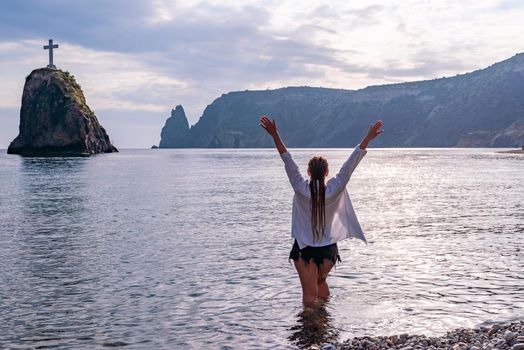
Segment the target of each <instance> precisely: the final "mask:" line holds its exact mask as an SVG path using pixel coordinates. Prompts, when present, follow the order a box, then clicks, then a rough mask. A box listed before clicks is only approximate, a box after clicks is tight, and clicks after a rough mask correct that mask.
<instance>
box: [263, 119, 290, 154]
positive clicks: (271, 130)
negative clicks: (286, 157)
mask: <svg viewBox="0 0 524 350" xmlns="http://www.w3.org/2000/svg"><path fill="white" fill-rule="evenodd" d="M260 126H261V127H263V128H264V129H265V130H266V131H267V133H268V134H269V135H271V137H273V141H274V142H275V146H277V150H278V153H280V154H282V153H286V152H287V149H286V146H284V143H283V142H282V139H281V138H280V135H279V134H278V130H277V123H276V122H275V119H272V120H270V119H269V118H268V117H267V116H265V115H263V116H261V117H260Z"/></svg>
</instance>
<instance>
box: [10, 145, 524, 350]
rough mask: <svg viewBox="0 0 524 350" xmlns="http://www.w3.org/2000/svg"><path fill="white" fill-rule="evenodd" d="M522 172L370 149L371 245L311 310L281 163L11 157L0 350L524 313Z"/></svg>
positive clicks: (364, 328)
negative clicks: (295, 253) (292, 255)
mask: <svg viewBox="0 0 524 350" xmlns="http://www.w3.org/2000/svg"><path fill="white" fill-rule="evenodd" d="M292 152H293V155H294V157H295V159H296V160H297V162H298V164H299V165H301V166H302V168H304V167H305V165H306V164H307V160H308V159H309V157H310V156H311V154H313V153H315V154H318V153H319V151H318V150H304V149H301V150H292ZM320 153H322V154H324V155H325V156H326V157H327V158H328V160H329V162H330V166H331V167H332V169H336V168H337V167H338V166H340V165H341V164H342V162H343V161H344V160H345V157H346V156H347V154H348V150H321V151H320ZM522 173H524V157H521V156H520V155H507V154H504V155H502V154H496V153H494V152H493V151H492V150H483V149H441V150H439V149H409V150H406V149H384V150H378V149H371V150H370V151H369V152H368V154H367V155H366V157H365V158H364V159H363V161H362V162H361V163H360V165H359V167H358V169H357V170H356V172H355V173H354V174H353V177H352V179H351V181H350V184H349V192H350V194H351V197H352V200H353V204H354V206H355V210H356V212H357V214H358V216H359V219H360V221H361V224H362V226H363V229H364V231H365V232H366V234H367V238H368V241H369V245H367V246H366V245H364V244H362V243H361V242H358V241H343V242H340V244H339V251H340V254H341V258H342V261H343V263H342V264H340V265H338V266H337V269H336V270H334V271H332V273H331V275H330V277H329V278H328V283H329V285H330V290H331V296H330V300H329V302H328V303H326V304H324V305H322V307H320V308H319V309H318V310H316V313H311V312H308V310H304V309H303V306H302V302H301V289H300V282H299V279H298V277H297V275H296V272H295V269H294V267H293V265H292V264H289V263H288V261H287V258H288V255H289V251H290V249H291V247H292V243H293V241H292V240H291V238H290V236H289V229H290V220H291V200H292V195H293V192H292V190H291V188H290V186H289V184H288V182H287V178H286V175H285V172H284V169H283V166H282V161H281V160H280V158H279V157H278V154H277V153H276V152H275V150H264V149H257V150H246V149H238V150H134V151H131V150H129V151H126V150H124V151H123V152H121V153H118V154H103V155H98V156H96V157H90V158H22V157H18V156H8V155H6V154H2V153H0V207H1V210H0V242H1V244H0V261H2V265H1V269H0V283H1V286H2V288H0V319H1V320H2V322H0V347H1V348H4V347H7V348H10V347H13V348H16V347H19V348H38V347H56V348H63V349H69V348H101V347H106V346H124V345H126V347H129V348H137V349H142V348H168V349H171V348H194V349H202V348H222V349H230V348H253V349H261V348H271V349H278V348H282V349H288V348H290V347H291V348H303V347H307V346H309V345H312V344H317V345H322V343H326V342H332V341H334V340H344V339H345V338H347V337H349V336H364V335H373V334H391V333H406V332H407V333H426V334H428V335H436V334H441V333H444V332H445V331H446V330H449V329H452V328H455V327H468V326H473V325H475V324H477V323H480V322H483V321H487V320H494V319H495V320H497V319H506V318H511V317H516V316H521V315H522V314H524V290H523V289H522V285H523V283H524V257H523V252H524V243H523V239H522V238H523V236H522V235H523V233H524V210H523V206H522V198H523V195H522V184H521V182H522Z"/></svg>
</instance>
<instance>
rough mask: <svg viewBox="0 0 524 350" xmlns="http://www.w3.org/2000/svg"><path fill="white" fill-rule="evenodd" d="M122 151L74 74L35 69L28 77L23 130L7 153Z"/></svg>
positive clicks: (88, 153)
mask: <svg viewBox="0 0 524 350" xmlns="http://www.w3.org/2000/svg"><path fill="white" fill-rule="evenodd" d="M109 152H118V150H117V149H116V148H115V147H114V146H113V145H112V144H111V142H110V141H109V136H107V134H106V131H105V130H104V128H103V127H102V126H101V125H100V124H99V123H98V120H97V118H96V116H95V114H94V113H93V112H92V111H91V109H89V107H88V106H87V104H86V101H85V98H84V94H83V93H82V89H81V88H80V86H79V85H78V84H77V83H76V81H75V79H74V77H73V76H72V75H70V74H69V73H68V72H63V71H61V70H56V69H49V68H41V69H35V70H34V71H32V72H31V74H29V76H28V77H27V78H26V81H25V86H24V93H23V96H22V108H21V109H20V133H19V135H18V136H17V137H16V138H15V139H14V140H13V142H11V144H10V145H9V148H8V149H7V153H11V154H21V155H25V156H47V155H65V156H82V155H90V154H95V153H109Z"/></svg>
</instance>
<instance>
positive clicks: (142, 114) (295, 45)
mask: <svg viewBox="0 0 524 350" xmlns="http://www.w3.org/2000/svg"><path fill="white" fill-rule="evenodd" d="M523 21H524V1H522V0H483V1H478V0H474V1H473V0H461V1H456V0H453V1H448V0H389V1H372V0H359V1H349V0H348V1H325V2H323V1H308V0H299V1H294V0H293V1H287V0H279V1H272V0H270V1H265V0H261V1H245V2H244V1H238V0H236V1H227V0H220V1H191V0H185V1H168V0H151V1H143V0H87V1H84V0H74V1H72V0H2V1H0V148H7V146H8V145H9V143H10V142H11V141H12V139H14V138H15V137H16V135H17V134H18V123H19V113H20V102H21V97H22V91H23V84H24V79H25V77H26V76H27V75H28V74H29V73H30V72H31V71H32V70H33V69H36V68H40V67H45V66H46V65H47V63H48V62H47V60H48V52H47V51H44V50H43V47H42V46H43V45H46V44H47V41H48V39H50V38H52V39H53V40H54V41H55V43H57V44H58V45H59V48H58V49H56V50H55V52H54V61H55V65H56V66H57V67H58V68H60V69H63V70H67V71H69V72H71V73H72V74H74V75H75V77H76V79H77V82H78V83H79V84H80V85H81V87H82V89H83V91H84V94H85V96H86V100H87V103H88V105H89V106H90V108H91V109H92V110H93V111H94V112H95V114H96V115H97V118H98V120H99V121H100V123H101V124H102V125H103V126H104V127H105V129H106V130H107V132H108V134H109V136H110V138H111V140H112V142H113V144H115V146H117V147H119V148H145V147H147V148H148V147H151V145H153V144H158V142H159V140H160V130H161V128H162V126H163V125H164V123H165V120H166V118H168V117H169V116H170V112H171V109H172V108H174V107H175V106H176V105H178V104H181V105H182V106H183V107H184V109H185V111H186V115H187V117H188V120H189V123H190V124H195V123H196V122H197V121H198V119H199V118H200V116H201V115H202V112H203V111H204V109H205V107H206V106H207V105H209V104H211V103H212V102H213V100H215V99H216V98H218V97H220V95H222V94H224V93H227V92H230V91H241V90H260V89H262V90H264V89H274V88H279V87H284V86H304V85H307V86H321V87H332V88H345V89H359V88H364V87H366V86H369V85H376V84H390V83H396V82H405V81H415V80H423V79H432V78H437V77H443V76H453V75H455V74H459V73H465V72H469V71H473V70H476V69H480V68H484V67H487V66H489V65H491V64H493V63H495V62H498V61H502V60H504V59H507V58H510V57H511V56H513V55H514V54H516V53H519V52H523V51H524V40H522V38H524V25H522V23H523Z"/></svg>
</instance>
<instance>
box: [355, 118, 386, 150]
mask: <svg viewBox="0 0 524 350" xmlns="http://www.w3.org/2000/svg"><path fill="white" fill-rule="evenodd" d="M380 128H382V120H379V121H378V122H376V123H375V124H374V125H371V126H370V127H369V130H368V134H367V135H366V137H364V139H363V140H362V142H361V143H360V149H366V147H367V146H368V143H369V141H371V140H373V139H374V138H375V137H377V136H378V135H380V134H382V132H383V131H384V130H381V129H380Z"/></svg>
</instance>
